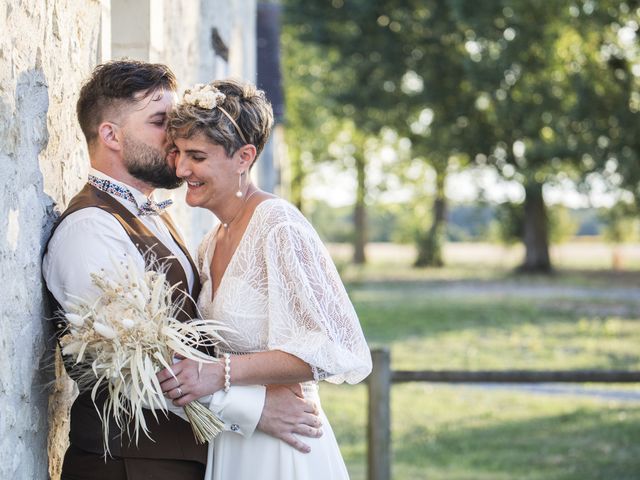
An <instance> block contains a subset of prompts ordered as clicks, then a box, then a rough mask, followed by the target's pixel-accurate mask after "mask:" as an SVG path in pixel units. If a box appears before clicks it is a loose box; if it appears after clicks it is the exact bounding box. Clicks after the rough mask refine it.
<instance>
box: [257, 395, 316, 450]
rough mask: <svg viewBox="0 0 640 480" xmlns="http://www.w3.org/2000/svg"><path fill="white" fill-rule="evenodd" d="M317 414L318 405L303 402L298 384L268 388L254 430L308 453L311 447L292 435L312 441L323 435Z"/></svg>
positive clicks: (308, 401) (306, 401) (309, 401)
mask: <svg viewBox="0 0 640 480" xmlns="http://www.w3.org/2000/svg"><path fill="white" fill-rule="evenodd" d="M318 414H319V411H318V407H317V405H316V404H315V402H312V401H311V400H305V398H304V396H303V394H302V388H301V387H300V385H267V395H266V398H265V402H264V408H263V409H262V416H261V417H260V421H259V422H258V427H257V428H258V430H261V431H263V432H264V433H266V434H268V435H271V436H272V437H275V438H279V439H280V440H282V441H284V442H286V443H288V444H289V445H291V446H292V447H293V448H295V449H296V450H299V451H301V452H302V453H309V452H310V451H311V447H309V445H307V444H306V443H304V442H302V441H300V440H299V439H298V437H296V435H295V434H298V435H303V436H305V437H311V438H318V437H320V436H322V428H321V427H322V422H321V421H320V417H319V416H318Z"/></svg>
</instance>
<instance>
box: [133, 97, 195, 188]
mask: <svg viewBox="0 0 640 480" xmlns="http://www.w3.org/2000/svg"><path fill="white" fill-rule="evenodd" d="M174 103H175V92H172V91H167V90H158V91H155V92H152V93H150V94H147V95H145V94H144V93H141V94H140V95H139V97H138V98H137V99H136V102H135V103H134V104H132V105H131V106H130V107H129V109H128V112H127V113H128V115H127V117H126V119H125V121H124V122H123V125H122V133H123V149H122V157H123V162H124V165H125V167H126V168H127V171H128V172H129V173H130V174H131V175H133V176H134V177H135V178H137V179H138V180H142V181H143V182H145V183H148V184H149V185H151V186H152V187H154V188H176V187H178V186H180V185H181V184H182V180H181V179H180V178H178V177H177V176H176V172H175V168H174V167H173V165H170V164H169V163H168V162H167V151H168V148H169V144H168V142H167V132H166V127H167V121H166V120H167V115H168V113H169V110H170V109H171V107H172V106H173V104H174Z"/></svg>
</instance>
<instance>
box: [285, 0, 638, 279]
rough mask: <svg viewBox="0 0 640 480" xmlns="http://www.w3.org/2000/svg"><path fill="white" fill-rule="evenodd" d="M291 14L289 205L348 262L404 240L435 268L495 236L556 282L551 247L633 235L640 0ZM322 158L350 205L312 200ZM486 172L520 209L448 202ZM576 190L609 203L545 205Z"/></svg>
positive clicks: (319, 5) (340, 4) (296, 7)
mask: <svg viewBox="0 0 640 480" xmlns="http://www.w3.org/2000/svg"><path fill="white" fill-rule="evenodd" d="M282 4H283V12H284V13H283V31H282V48H283V72H284V84H285V96H286V108H287V114H286V143H287V147H288V156H289V160H290V162H289V163H290V166H289V168H290V175H289V178H290V179H291V190H290V191H291V197H292V200H293V202H294V203H296V204H297V205H298V206H299V207H300V208H301V209H302V210H303V211H304V212H305V213H307V214H308V215H309V216H311V218H312V220H313V223H314V224H315V225H316V226H318V227H319V229H320V231H321V234H322V235H323V237H324V238H325V239H326V240H328V241H332V242H346V241H349V242H351V243H352V244H353V261H354V262H355V263H357V264H362V263H364V262H366V259H367V258H366V244H367V243H368V242H402V243H406V242H411V243H413V244H414V245H415V247H416V258H415V259H414V263H415V265H417V266H442V265H443V264H444V258H443V254H442V252H443V242H445V241H489V242H496V241H501V242H506V243H513V242H521V243H522V244H523V245H524V254H523V259H522V261H521V264H520V267H519V268H520V270H523V271H537V272H550V271H552V269H553V265H552V263H551V257H550V254H549V248H550V244H551V243H559V242H563V241H566V240H567V239H569V238H571V237H573V236H574V235H591V236H593V235H597V236H601V237H602V238H606V239H607V240H609V241H611V242H614V243H620V242H627V241H634V240H636V239H637V237H638V223H637V221H636V220H635V217H637V216H638V205H639V202H640V158H639V157H640V42H639V40H638V38H639V37H638V33H639V32H638V30H639V13H638V12H639V8H640V3H639V1H638V0H625V1H619V0H598V1H595V0H554V1H547V0H483V1H482V2H472V1H464V0H326V1H318V2H306V1H303V0H283V2H282ZM374 162H377V164H382V167H381V174H379V175H377V176H376V177H375V178H371V171H372V168H373V167H372V165H373V163H374ZM323 164H332V165H334V167H337V168H338V171H342V172H343V173H344V174H347V175H350V177H351V178H352V179H353V185H354V190H355V194H354V202H353V205H351V206H349V207H340V208H337V209H336V208H334V207H331V206H330V205H331V202H330V201H329V200H331V199H327V201H326V202H324V201H318V200H315V201H308V202H307V203H306V204H305V203H304V202H303V198H304V196H303V191H304V189H305V188H309V185H308V184H307V183H306V181H307V178H308V177H309V173H310V172H313V171H314V170H315V169H317V168H319V166H321V165H323ZM376 168H378V169H379V170H380V168H379V167H376ZM478 169H492V170H493V171H494V172H496V174H497V175H498V176H499V178H502V179H503V180H504V181H508V182H515V183H516V184H518V185H520V187H519V188H520V191H521V192H522V194H521V200H520V201H518V202H511V203H503V204H497V203H496V202H495V201H492V200H488V199H487V198H486V196H485V195H484V194H483V192H480V194H479V195H478V198H476V199H475V201H471V202H467V203H465V204H453V203H452V202H451V201H449V199H448V198H447V194H446V185H447V178H448V176H449V175H451V174H452V173H459V172H463V171H467V170H468V171H469V172H471V176H472V177H473V176H474V175H475V173H473V172H476V171H478ZM566 184H570V185H572V188H573V189H574V190H576V191H577V192H580V193H581V194H582V195H584V198H590V192H591V190H592V189H593V188H594V185H598V186H599V188H600V190H602V189H604V191H605V193H606V194H607V195H608V196H609V197H608V198H613V199H614V201H612V202H610V205H608V206H607V207H606V208H603V207H599V206H593V205H591V206H590V205H588V204H587V205H586V206H585V207H583V208H579V209H577V208H572V209H569V208H568V207H567V206H563V205H562V204H553V205H550V204H549V202H548V201H546V199H545V196H546V195H545V190H546V189H547V188H548V187H553V186H558V185H566ZM394 189H395V190H399V189H402V190H403V191H408V192H409V195H408V196H405V197H403V198H401V199H395V200H394V197H393V195H389V192H392V191H393V190H394ZM587 203H588V202H587Z"/></svg>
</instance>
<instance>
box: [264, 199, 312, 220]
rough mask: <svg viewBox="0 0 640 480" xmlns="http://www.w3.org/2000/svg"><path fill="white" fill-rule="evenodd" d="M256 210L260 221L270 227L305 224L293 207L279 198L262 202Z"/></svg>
mask: <svg viewBox="0 0 640 480" xmlns="http://www.w3.org/2000/svg"><path fill="white" fill-rule="evenodd" d="M257 208H258V210H259V211H260V215H261V217H262V221H263V222H267V223H269V224H270V225H271V226H273V225H277V224H283V223H292V222H293V223H299V222H306V219H305V217H304V215H302V213H301V212H300V210H298V209H297V208H296V207H295V205H293V204H292V203H289V202H288V201H286V200H285V199H283V198H280V197H272V198H268V199H266V200H263V201H262V202H261V203H260V204H259V205H258V207H257Z"/></svg>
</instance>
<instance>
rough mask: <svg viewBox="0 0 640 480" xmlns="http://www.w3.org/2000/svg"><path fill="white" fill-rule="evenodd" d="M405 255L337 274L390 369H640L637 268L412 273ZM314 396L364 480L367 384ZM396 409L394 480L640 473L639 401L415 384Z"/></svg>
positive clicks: (403, 389) (327, 388)
mask: <svg viewBox="0 0 640 480" xmlns="http://www.w3.org/2000/svg"><path fill="white" fill-rule="evenodd" d="M470 257H471V258H473V255H471V256H470ZM476 258H486V256H483V255H482V254H481V253H479V254H477V255H476ZM408 259H409V256H407V255H406V252H400V253H399V254H398V255H396V256H394V255H388V257H382V256H380V257H378V258H375V257H374V258H373V259H372V265H371V266H368V267H366V268H365V269H354V268H353V267H346V268H343V269H342V273H343V278H345V280H346V282H347V286H348V289H349V293H350V296H351V298H352V300H353V302H354V305H355V306H356V309H357V311H358V313H359V315H360V319H361V322H362V325H363V328H364V330H365V334H366V336H367V338H368V340H369V342H370V344H371V345H372V346H376V345H386V346H389V348H390V350H391V357H392V366H393V368H395V369H410V370H420V369H431V368H433V369H470V370H473V369H509V368H518V369H572V368H576V369H582V368H603V369H604V368H620V369H640V348H639V347H638V346H639V345H640V288H639V287H640V273H639V272H637V271H636V272H625V273H612V272H609V271H598V270H593V269H589V270H572V271H560V272H558V273H557V274H556V275H554V276H553V277H551V278H547V277H539V276H537V277H517V276H514V275H512V274H511V272H510V270H509V269H508V268H506V267H505V265H502V264H494V265H491V264H480V265H479V266H478V265H474V264H470V263H464V262H458V263H457V264H455V265H454V266H453V267H450V268H446V269H443V270H428V269H427V270H415V269H411V268H410V267H409V261H408ZM636 294H637V295H636ZM589 388H603V389H606V388H615V389H619V390H634V391H638V386H636V385H631V386H629V385H626V386H610V387H606V386H602V385H594V386H589ZM321 391H322V398H323V405H324V408H325V410H326V411H327V414H328V416H329V418H330V420H331V423H332V425H333V428H334V430H335V432H336V435H337V436H338V441H339V442H340V446H341V449H342V452H343V454H344V456H345V459H346V461H347V465H348V468H349V471H350V473H351V476H352V478H353V479H354V480H356V479H364V478H365V462H366V443H365V438H366V437H365V431H366V389H365V387H364V386H363V385H358V386H345V385H340V386H332V385H326V384H325V385H323V386H322V390H321ZM391 408H392V437H393V446H392V452H393V467H392V472H393V478H394V479H426V478H428V479H498V480H502V479H514V480H515V479H540V480H542V479H544V480H548V479H549V480H550V479H563V480H564V479H567V480H568V479H575V480H578V479H580V480H587V479H616V480H618V479H638V478H640V402H638V401H636V402H633V401H626V402H625V401H612V400H608V399H603V398H598V397H587V396H578V395H570V394H544V393H528V392H525V391H521V390H518V389H508V388H483V387H474V386H452V385H435V384H424V383H414V384H404V385H395V386H394V387H393V390H392V406H391Z"/></svg>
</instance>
